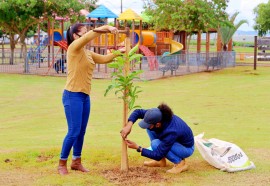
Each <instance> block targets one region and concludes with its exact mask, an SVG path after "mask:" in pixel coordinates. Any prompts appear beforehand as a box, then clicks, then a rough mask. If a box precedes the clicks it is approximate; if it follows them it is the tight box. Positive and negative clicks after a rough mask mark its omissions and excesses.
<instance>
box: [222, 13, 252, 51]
mask: <svg viewBox="0 0 270 186" xmlns="http://www.w3.org/2000/svg"><path fill="white" fill-rule="evenodd" d="M238 14H239V12H235V13H234V14H233V15H232V16H231V18H230V20H229V21H230V23H231V25H221V26H220V27H219V28H218V32H219V34H220V36H221V43H222V45H223V51H227V44H228V43H229V42H230V40H231V39H232V37H233V35H234V33H235V32H236V31H237V30H238V28H239V27H240V26H241V25H242V24H244V23H247V24H248V21H247V20H246V19H243V20H240V21H239V22H237V23H236V24H234V21H235V19H236V17H237V15H238Z"/></svg>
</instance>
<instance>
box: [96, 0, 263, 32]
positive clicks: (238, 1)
mask: <svg viewBox="0 0 270 186" xmlns="http://www.w3.org/2000/svg"><path fill="white" fill-rule="evenodd" d="M121 1H122V9H123V11H125V10H126V9H128V8H131V9H132V10H133V11H135V12H136V13H138V14H140V13H141V12H142V11H143V1H142V0H99V1H98V3H97V4H103V5H104V6H106V7H107V8H109V9H110V10H111V11H113V12H114V13H115V14H116V15H119V14H120V13H121ZM267 2H268V0H230V1H229V4H228V8H227V10H226V11H227V13H229V15H232V14H233V13H234V12H235V11H239V12H240V13H239V15H238V16H237V19H236V21H235V22H238V21H239V20H241V19H247V20H248V22H249V24H248V25H247V24H243V25H242V26H241V27H240V28H239V29H238V30H243V31H253V30H254V29H253V25H254V17H255V15H254V14H253V9H254V8H255V7H256V6H257V5H258V4H260V3H267Z"/></svg>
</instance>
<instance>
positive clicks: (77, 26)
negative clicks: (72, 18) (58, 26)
mask: <svg viewBox="0 0 270 186" xmlns="http://www.w3.org/2000/svg"><path fill="white" fill-rule="evenodd" d="M84 26H85V25H84V24H82V23H76V24H74V25H72V26H70V27H69V28H68V29H67V43H68V46H69V45H70V44H71V43H72V42H73V41H74V37H73V34H74V33H78V32H80V29H81V28H82V27H84Z"/></svg>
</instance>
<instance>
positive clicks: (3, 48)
mask: <svg viewBox="0 0 270 186" xmlns="http://www.w3.org/2000/svg"><path fill="white" fill-rule="evenodd" d="M4 59H5V37H3V42H2V64H4Z"/></svg>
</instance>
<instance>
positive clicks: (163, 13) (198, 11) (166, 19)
mask: <svg viewBox="0 0 270 186" xmlns="http://www.w3.org/2000/svg"><path fill="white" fill-rule="evenodd" d="M227 3H228V0H186V1H183V0H156V1H155V4H156V6H149V7H147V8H146V13H148V14H150V15H151V16H152V17H153V19H152V21H154V25H155V28H156V29H157V30H173V31H186V32H187V35H188V37H189V38H188V43H187V47H186V48H187V52H188V49H189V43H190V39H191V35H192V33H193V32H201V31H206V32H207V31H208V29H209V28H217V27H218V25H219V24H223V23H224V24H225V23H226V12H225V9H226V7H227Z"/></svg>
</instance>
